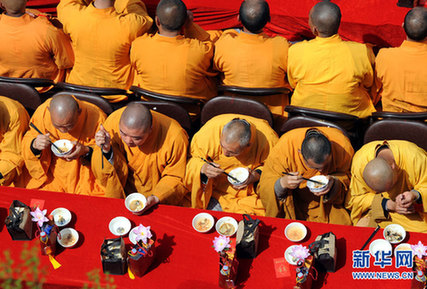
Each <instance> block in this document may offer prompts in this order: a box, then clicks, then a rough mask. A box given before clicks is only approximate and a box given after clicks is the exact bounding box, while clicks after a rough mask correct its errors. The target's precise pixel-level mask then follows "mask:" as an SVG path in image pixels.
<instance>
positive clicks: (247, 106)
mask: <svg viewBox="0 0 427 289" xmlns="http://www.w3.org/2000/svg"><path fill="white" fill-rule="evenodd" d="M226 113H236V114H244V115H249V116H253V117H257V118H262V119H265V120H266V121H268V123H269V124H270V126H271V127H272V126H273V116H272V115H271V112H270V110H269V109H268V107H267V106H265V104H263V103H261V102H259V101H256V100H252V99H245V98H239V97H230V96H217V97H214V98H212V99H210V100H209V101H208V102H206V103H205V105H204V106H203V109H202V113H201V120H200V124H201V125H204V124H205V123H206V122H207V121H208V120H210V119H211V118H212V117H214V116H217V115H220V114H226Z"/></svg>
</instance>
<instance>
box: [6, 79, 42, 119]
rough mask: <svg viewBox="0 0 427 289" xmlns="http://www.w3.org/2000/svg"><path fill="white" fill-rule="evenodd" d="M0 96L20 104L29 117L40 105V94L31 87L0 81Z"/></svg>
mask: <svg viewBox="0 0 427 289" xmlns="http://www.w3.org/2000/svg"><path fill="white" fill-rule="evenodd" d="M0 95H2V96H6V97H8V98H11V99H14V100H16V101H18V102H19V103H21V104H22V105H23V106H24V107H25V109H26V110H27V111H28V114H29V115H30V116H31V115H32V114H33V113H34V111H35V110H36V109H37V107H39V105H40V104H41V103H42V100H41V98H40V94H39V93H38V92H37V90H36V89H35V88H33V87H31V86H28V85H25V84H21V83H10V82H1V81H0Z"/></svg>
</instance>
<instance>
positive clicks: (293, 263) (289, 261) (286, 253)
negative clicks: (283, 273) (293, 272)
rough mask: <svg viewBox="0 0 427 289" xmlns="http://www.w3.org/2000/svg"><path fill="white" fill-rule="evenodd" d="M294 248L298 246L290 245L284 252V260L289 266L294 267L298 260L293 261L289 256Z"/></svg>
mask: <svg viewBox="0 0 427 289" xmlns="http://www.w3.org/2000/svg"><path fill="white" fill-rule="evenodd" d="M296 246H298V245H292V246H289V247H288V248H287V249H286V251H285V259H286V261H287V262H288V263H289V264H291V265H294V266H296V265H297V262H298V260H296V259H294V258H293V257H292V256H291V252H292V250H293V249H294V248H295V247H296Z"/></svg>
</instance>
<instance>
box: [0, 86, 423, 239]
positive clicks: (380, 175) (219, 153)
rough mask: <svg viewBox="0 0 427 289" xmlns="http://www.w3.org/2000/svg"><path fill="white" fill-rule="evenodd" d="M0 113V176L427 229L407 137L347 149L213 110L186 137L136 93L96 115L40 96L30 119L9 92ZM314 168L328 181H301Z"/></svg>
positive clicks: (94, 191)
mask: <svg viewBox="0 0 427 289" xmlns="http://www.w3.org/2000/svg"><path fill="white" fill-rule="evenodd" d="M0 116H1V119H0V141H1V142H0V184H1V185H9V186H18V187H26V188H29V189H41V190H51V191H59V192H64V193H72V194H79V195H91V196H100V197H112V198H124V197H125V196H126V195H128V194H130V193H133V192H139V193H141V194H143V195H145V196H146V198H147V206H146V208H145V210H149V209H150V208H151V207H152V206H154V205H156V204H158V203H163V204H169V205H179V206H187V207H193V208H200V209H208V210H221V211H226V212H233V213H247V214H253V215H259V216H264V215H266V216H272V217H283V218H288V219H297V220H308V221H315V222H324V223H334V224H345V225H351V224H354V225H361V226H375V225H376V224H380V225H381V226H383V227H384V226H386V225H387V224H390V223H398V224H401V225H402V226H403V227H404V228H405V229H406V230H408V231H419V232H427V223H426V221H425V219H424V217H425V215H426V209H425V208H426V207H427V206H426V205H427V204H425V203H424V202H427V153H426V151H425V150H423V149H422V148H420V147H418V146H417V145H415V144H413V143H411V142H408V141H403V140H387V141H374V142H370V143H367V144H365V145H364V146H363V147H362V148H360V149H359V150H358V151H357V152H356V153H354V149H353V147H352V146H351V143H350V141H349V139H348V138H347V137H346V136H345V135H344V134H343V133H342V131H341V130H338V129H336V128H332V127H309V128H307V127H306V128H297V129H294V130H291V131H289V132H287V133H285V134H283V135H282V136H281V137H280V138H279V137H278V136H277V134H276V132H275V131H274V130H273V129H272V128H271V127H270V125H269V124H268V122H267V121H265V120H263V119H258V118H254V117H250V116H246V115H236V114H223V115H218V116H216V117H214V118H212V119H210V120H209V121H208V122H207V123H206V124H205V125H204V126H203V127H201V128H200V130H199V131H198V132H197V133H196V134H195V135H194V136H193V138H192V140H191V143H190V144H189V140H188V137H187V134H186V132H185V131H184V130H183V129H182V127H181V126H180V125H179V123H178V122H176V121H175V120H173V119H171V118H169V117H167V116H165V115H162V114H160V113H158V112H155V111H150V110H148V109H147V108H146V107H145V106H144V105H143V104H142V103H139V102H131V103H129V104H128V105H127V106H126V107H123V108H121V109H118V110H116V111H114V112H113V113H111V114H110V115H109V116H108V117H106V115H105V114H104V113H103V112H102V111H101V110H100V109H99V108H98V107H97V106H95V105H93V104H91V103H87V102H84V101H81V100H77V99H76V98H74V97H73V96H71V95H66V94H62V95H56V96H54V97H52V98H51V99H48V100H47V101H46V102H44V103H43V104H42V105H40V106H39V107H38V108H37V110H36V111H35V112H34V114H33V116H32V118H31V123H32V124H33V126H31V128H30V127H29V116H28V113H27V112H26V110H25V109H24V108H23V106H22V105H21V104H20V103H19V102H17V101H15V100H12V99H9V98H6V97H0ZM36 128H37V129H36ZM61 139H66V140H69V141H71V144H72V146H73V147H72V149H71V150H70V151H69V152H67V153H64V154H63V155H59V156H58V155H57V154H55V153H54V149H53V148H52V147H51V143H52V142H54V141H57V140H61ZM61 149H62V148H61ZM238 167H243V168H246V169H247V170H248V172H249V174H248V177H247V178H246V180H243V179H242V182H241V183H230V182H229V181H228V179H227V176H226V174H225V173H230V171H231V170H233V169H235V168H238ZM316 175H324V176H326V180H327V183H326V185H325V186H324V188H323V189H321V190H320V191H316V192H312V191H311V190H310V189H309V187H308V182H307V181H306V179H307V178H311V177H313V176H316ZM326 180H325V182H326Z"/></svg>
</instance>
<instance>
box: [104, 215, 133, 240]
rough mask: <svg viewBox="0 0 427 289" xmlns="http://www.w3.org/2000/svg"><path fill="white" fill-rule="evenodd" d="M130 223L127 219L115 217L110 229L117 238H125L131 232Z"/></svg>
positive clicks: (109, 226)
mask: <svg viewBox="0 0 427 289" xmlns="http://www.w3.org/2000/svg"><path fill="white" fill-rule="evenodd" d="M130 226H131V224H130V221H129V220H128V219H127V218H125V217H115V218H114V219H112V220H111V221H110V224H109V225H108V228H109V229H110V232H111V233H113V234H114V235H116V236H124V235H126V234H127V233H128V232H129V230H130Z"/></svg>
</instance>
